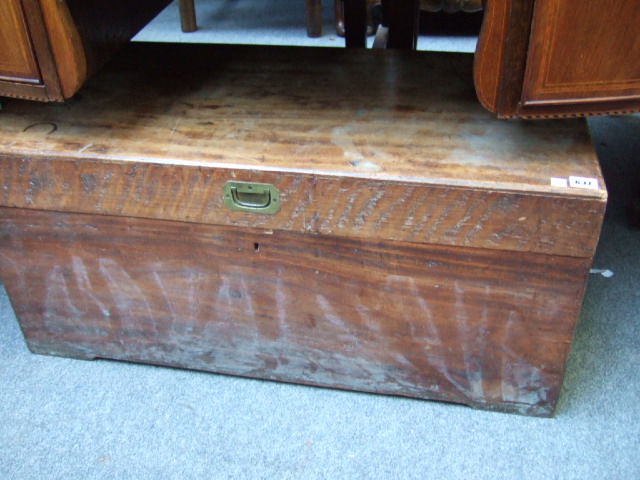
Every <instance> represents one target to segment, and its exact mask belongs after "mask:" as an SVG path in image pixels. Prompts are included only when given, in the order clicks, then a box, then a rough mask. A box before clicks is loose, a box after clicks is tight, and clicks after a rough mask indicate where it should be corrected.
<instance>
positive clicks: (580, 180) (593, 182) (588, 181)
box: [569, 177, 598, 190]
mask: <svg viewBox="0 0 640 480" xmlns="http://www.w3.org/2000/svg"><path fill="white" fill-rule="evenodd" d="M569 186H570V187H573V188H586V189H588V190H597V189H598V179H597V178H589V177H569Z"/></svg>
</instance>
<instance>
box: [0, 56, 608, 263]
mask: <svg viewBox="0 0 640 480" xmlns="http://www.w3.org/2000/svg"><path fill="white" fill-rule="evenodd" d="M267 58H268V59H269V61H266V59H267ZM203 59H206V62H205V61H204V60H203ZM301 59H304V60H305V61H301ZM471 69H472V58H471V57H470V56H465V55H440V54H433V55H429V54H424V53H422V52H419V53H411V52H390V51H389V52H387V51H385V52H349V51H342V50H334V49H296V48H271V47H268V48H267V47H265V48H260V47H255V48H246V47H224V46H187V47H185V46H158V45H146V44H145V45H134V46H132V47H131V50H130V51H129V52H128V54H127V55H123V57H122V58H121V59H120V61H118V62H115V63H114V64H112V65H111V66H110V67H108V68H106V69H105V70H104V71H103V72H102V73H101V74H100V75H99V76H97V77H96V78H94V79H93V80H91V81H90V82H89V84H88V85H87V86H86V88H85V89H83V91H82V92H81V94H80V95H79V97H78V98H76V99H74V100H73V101H71V102H70V103H69V104H65V105H41V104H33V103H29V102H20V101H14V102H12V103H9V104H8V105H7V107H6V108H5V109H4V110H3V111H2V115H0V124H1V125H2V128H1V129H0V175H1V177H2V179H3V192H2V197H1V205H4V206H9V207H22V208H36V209H43V210H59V211H67V212H80V213H98V214H107V215H123V216H132V217H141V218H157V219H171V220H184V221H190V222H199V223H209V224H225V225H236V226H246V227H251V226H254V227H262V228H265V229H278V230H291V231H297V232H307V233H309V232H311V233H319V234H332V235H339V236H348V237H360V238H370V239H392V240H400V241H412V242H428V243H434V244H442V245H459V246H470V247H480V248H491V249H499V250H511V251H531V252H539V253H549V254H557V255H572V256H591V255H592V254H593V252H594V249H595V245H596V242H597V237H598V232H599V228H600V221H601V217H602V212H603V210H604V204H605V198H606V192H605V190H604V183H603V181H602V177H601V176H600V172H599V168H598V164H597V160H596V158H595V155H594V152H593V148H592V146H591V142H590V139H589V135H588V131H587V130H586V126H585V123H584V122H582V121H562V122H539V123H524V122H500V121H496V120H495V119H494V118H492V116H491V114H489V113H487V112H485V111H484V110H483V109H482V107H481V106H479V105H478V104H477V100H476V98H475V94H474V91H473V85H472V82H471V76H470V75H471ZM373 72H375V74H374V73H373ZM427 84H428V87H427ZM570 176H580V177H589V178H594V179H596V181H597V183H598V188H596V189H595V190H584V189H576V188H560V187H554V186H552V185H551V178H564V179H566V178H568V177H570ZM228 180H246V181H256V182H266V183H273V184H274V185H275V186H276V187H278V188H279V189H280V190H281V191H282V192H283V193H282V209H281V211H280V212H279V213H278V214H277V215H273V216H267V215H264V216H261V215H256V214H252V213H238V212H230V211H228V210H226V209H225V208H224V207H223V205H222V186H223V185H224V183H226V181H228ZM560 232H561V233H560Z"/></svg>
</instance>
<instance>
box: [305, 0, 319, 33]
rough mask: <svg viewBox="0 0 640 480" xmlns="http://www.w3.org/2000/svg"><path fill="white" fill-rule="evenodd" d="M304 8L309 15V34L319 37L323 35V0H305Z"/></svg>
mask: <svg viewBox="0 0 640 480" xmlns="http://www.w3.org/2000/svg"><path fill="white" fill-rule="evenodd" d="M304 10H305V13H306V15H307V36H308V37H311V38H317V37H321V36H322V0H304Z"/></svg>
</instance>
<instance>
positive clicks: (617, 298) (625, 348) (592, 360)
mask: <svg viewBox="0 0 640 480" xmlns="http://www.w3.org/2000/svg"><path fill="white" fill-rule="evenodd" d="M232 3H233V2H232ZM325 3H332V2H325ZM159 18H160V17H159ZM589 123H590V127H591V129H592V137H593V140H594V144H595V145H596V147H597V150H598V153H599V158H600V160H601V163H602V166H603V170H604V173H605V179H606V181H607V186H608V188H609V192H610V201H609V206H608V209H607V215H606V219H605V223H604V227H603V232H602V236H601V239H600V244H599V247H598V251H597V254H596V258H595V262H594V267H596V268H601V269H609V270H611V271H613V272H614V275H613V276H612V277H610V278H605V277H604V276H602V275H598V274H593V275H591V278H590V280H589V284H588V288H587V293H586V297H585V301H584V305H583V309H582V313H581V316H580V321H579V325H578V328H577V331H576V336H575V341H574V344H573V346H572V350H571V355H570V358H569V363H568V367H567V375H566V379H565V383H564V386H563V390H562V395H561V401H560V405H559V408H558V411H557V416H556V417H555V418H553V419H536V418H526V417H520V416H516V415H507V414H499V413H490V412H483V411H475V410H472V409H470V408H467V407H463V406H457V405H449V404H441V403H435V402H428V401H417V400H408V399H402V398H395V397H385V396H378V395H368V394H362V393H354V392H343V391H336V390H329V389H321V388H313V387H303V386H296V385H287V384H279V383H274V382H265V381H258V380H247V379H240V378H234V377H228V376H222V375H214V374H207V373H199V372H191V371H183V370H175V369H169V368H160V367H152V366H144V365H134V364H127V363H120V362H110V361H103V360H96V361H91V362H87V361H79V360H70V359H64V358H55V357H45V356H39V355H33V354H31V353H29V352H28V350H27V348H26V346H25V344H24V341H23V339H22V336H21V333H20V329H19V326H18V323H17V321H16V319H15V316H14V314H13V311H12V309H11V305H10V303H9V300H8V299H7V296H6V293H5V292H4V289H3V288H2V287H1V286H0V405H1V408H0V479H13V478H15V479H21V480H22V479H24V480H28V479H65V480H67V479H119V480H120V479H154V480H157V479H184V478H189V479H190V478H212V479H218V478H238V479H270V478H277V479H324V478H326V479H391V478H401V479H414V478H415V479H428V478H434V479H449V478H451V479H625V480H626V479H638V478H640V419H639V413H640V409H639V408H638V399H639V398H640V369H639V368H638V365H640V289H639V287H638V286H639V285H640V248H639V247H640V233H638V232H633V231H631V230H630V229H629V227H628V222H627V217H626V210H625V209H626V205H627V202H628V200H629V199H630V198H632V196H633V195H640V116H627V117H617V118H596V119H592V120H590V122H589ZM579 214H580V212H576V215H579Z"/></svg>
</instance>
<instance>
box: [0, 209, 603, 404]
mask: <svg viewBox="0 0 640 480" xmlns="http://www.w3.org/2000/svg"><path fill="white" fill-rule="evenodd" d="M0 237H1V239H2V241H1V242H0V274H1V275H2V278H3V279H4V282H5V286H6V288H7V291H8V293H9V296H10V298H11V301H12V304H13V305H14V308H15V310H16V314H17V316H18V318H19V319H20V323H21V327H22V330H23V332H24V334H25V337H26V339H27V342H28V345H29V347H30V348H31V349H32V350H33V351H34V352H37V353H44V354H54V355H64V356H72V357H79V358H95V357H104V358H114V359H124V360H131V361H136V362H146V363H155V364H161V365H172V366H180V367H187V368H194V369H201V370H208V371H214V372H222V373H228V374H234V375H242V376H249V377H258V378H266V379H274V380H281V381H290V382H298V383H309V384H314V385H323V386H331V387H337V388H346V389H356V390H363V391H370V392H377V393H386V394H397V395H403V396H411V397H418V398H427V399H436V400H445V401H451V402H458V403H463V404H468V405H471V406H474V407H478V408H486V409H494V410H501V411H508V412H517V413H523V414H530V415H541V416H548V415H551V414H552V413H553V410H554V406H555V404H556V401H557V398H558V394H559V391H560V385H561V381H562V377H563V371H564V364H565V360H566V356H567V352H568V349H569V345H570V342H571V338H572V332H573V329H574V325H575V321H576V318H577V315H578V311H579V308H580V299H581V296H582V294H583V290H584V286H585V283H586V277H587V275H588V270H589V264H590V262H589V260H588V259H580V258H574V257H565V256H549V255H541V254H533V253H519V252H499V251H494V250H486V249H473V248H461V247H442V246H430V245H418V244H411V243H403V242H390V241H382V242H378V241H367V240H362V239H347V238H342V239H339V238H335V237H312V236H309V235H303V234H298V233H292V232H273V233H271V234H269V233H266V232H265V231H264V230H259V229H247V228H237V227H228V226H210V225H198V224H185V223H180V222H168V221H160V220H146V219H130V218H122V217H112V216H100V215H84V214H64V213H55V212H43V211H37V210H26V209H11V208H2V209H0Z"/></svg>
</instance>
